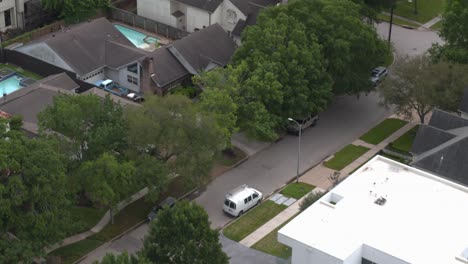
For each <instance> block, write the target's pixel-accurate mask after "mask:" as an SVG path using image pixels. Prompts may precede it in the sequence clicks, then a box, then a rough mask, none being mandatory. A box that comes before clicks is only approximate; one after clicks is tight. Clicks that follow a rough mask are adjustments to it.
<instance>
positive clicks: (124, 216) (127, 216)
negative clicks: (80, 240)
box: [92, 198, 154, 241]
mask: <svg viewBox="0 0 468 264" xmlns="http://www.w3.org/2000/svg"><path fill="white" fill-rule="evenodd" d="M153 206H154V205H153V204H152V203H149V202H147V201H145V199H144V198H142V199H139V200H137V201H135V202H133V203H131V204H130V205H128V206H127V207H125V208H124V209H123V210H122V211H120V212H119V213H118V214H117V215H116V216H114V224H108V225H107V226H106V227H104V229H102V230H101V232H99V233H97V234H96V235H94V236H92V238H95V239H97V240H101V241H108V240H110V239H112V238H114V237H116V236H117V235H119V234H121V233H122V232H123V231H125V230H127V229H129V228H130V227H132V226H134V225H136V224H137V223H139V222H141V221H142V220H145V219H146V218H147V217H148V213H149V212H150V211H151V208H152V207H153Z"/></svg>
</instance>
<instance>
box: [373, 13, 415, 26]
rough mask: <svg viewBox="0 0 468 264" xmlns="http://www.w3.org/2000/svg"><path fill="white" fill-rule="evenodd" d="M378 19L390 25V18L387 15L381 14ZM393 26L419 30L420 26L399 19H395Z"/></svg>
mask: <svg viewBox="0 0 468 264" xmlns="http://www.w3.org/2000/svg"><path fill="white" fill-rule="evenodd" d="M377 18H378V19H379V20H381V21H385V22H389V23H390V16H389V15H387V14H379V15H378V16H377ZM393 24H395V25H399V26H403V27H412V28H418V27H419V25H418V24H415V23H411V22H408V21H405V20H402V19H399V18H397V17H393Z"/></svg>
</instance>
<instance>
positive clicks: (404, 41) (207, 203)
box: [82, 23, 440, 263]
mask: <svg viewBox="0 0 468 264" xmlns="http://www.w3.org/2000/svg"><path fill="white" fill-rule="evenodd" d="M377 29H378V32H379V34H381V35H382V36H384V37H386V36H387V34H388V23H381V24H379V25H377ZM392 35H393V36H392V40H393V42H394V47H395V50H396V52H397V54H398V55H406V54H408V55H415V54H421V53H423V52H424V51H425V50H427V49H428V48H429V47H430V46H431V43H432V42H436V41H440V38H439V37H438V36H437V34H436V33H434V32H431V31H420V30H408V29H405V28H402V27H399V26H394V27H393V33H392ZM378 102H379V98H378V96H377V94H376V93H371V94H369V95H367V96H364V95H362V96H360V97H359V98H356V97H355V96H342V97H338V98H336V100H335V101H334V102H333V103H332V104H331V106H330V108H329V109H328V110H327V111H326V112H324V113H322V114H321V118H320V121H319V123H318V125H317V126H316V127H314V128H309V129H307V130H305V131H304V133H303V138H302V139H303V141H302V152H301V153H302V154H301V162H300V171H301V172H304V171H306V170H307V169H309V168H311V167H313V166H314V165H315V164H317V163H319V162H320V161H322V160H323V159H324V158H326V157H327V156H329V155H331V154H333V153H335V152H336V151H338V150H339V149H341V148H342V147H343V146H345V145H347V144H349V143H350V142H352V141H353V140H354V139H356V138H358V137H359V136H360V135H361V134H363V133H364V132H366V131H367V130H368V129H370V128H371V127H373V126H374V125H375V124H376V123H378V122H379V121H380V120H382V119H383V118H385V117H387V116H389V115H390V114H391V111H390V110H389V109H385V108H383V107H381V106H379V104H378ZM296 162H297V137H294V136H286V137H285V138H284V139H282V140H280V141H279V142H278V143H274V144H272V145H270V146H269V147H267V148H265V149H263V150H262V151H261V152H258V153H257V154H255V155H254V156H252V157H250V159H249V160H247V161H246V162H244V163H243V164H241V165H240V166H238V167H236V168H234V169H233V170H230V171H228V172H226V173H225V174H223V175H221V176H220V177H218V178H216V179H215V180H214V181H213V182H211V183H210V184H209V185H208V186H207V188H206V190H205V191H204V192H203V193H202V194H201V195H200V196H199V197H198V198H196V199H195V201H196V202H197V203H198V204H200V205H202V206H203V207H204V208H205V210H206V211H207V212H208V215H209V217H210V221H211V226H212V227H214V228H216V227H221V226H223V225H225V224H226V223H228V222H229V221H230V220H231V218H230V217H228V216H226V215H225V214H224V213H222V211H221V205H222V202H223V199H224V195H225V193H227V192H228V191H229V190H231V189H233V188H235V187H237V186H239V185H241V184H244V183H246V184H248V185H250V186H252V187H255V188H258V189H259V190H260V191H262V192H263V193H264V194H266V195H268V194H270V193H271V192H273V191H274V190H275V189H277V188H278V187H280V186H281V185H283V184H284V183H285V182H286V181H288V180H290V179H292V178H294V176H295V174H296ZM147 228H148V227H147V225H143V226H141V227H140V228H138V229H136V230H134V231H132V232H130V233H129V234H127V235H125V236H123V237H122V238H120V239H118V240H116V241H114V242H112V243H107V244H105V245H103V246H101V247H100V248H99V249H98V250H96V251H95V252H94V253H93V254H91V255H90V256H89V257H88V258H87V259H85V260H84V261H83V262H82V263H92V261H94V260H99V259H101V258H102V256H103V255H105V252H109V253H110V252H112V253H117V252H123V251H125V250H127V251H129V252H135V251H136V250H137V249H138V248H140V247H141V246H142V243H141V239H142V238H143V237H144V234H145V233H146V232H147ZM223 246H224V250H225V251H226V252H229V250H230V249H229V247H232V245H230V244H229V243H223ZM233 261H234V260H233ZM270 263H274V262H270Z"/></svg>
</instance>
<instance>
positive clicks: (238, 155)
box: [216, 146, 246, 167]
mask: <svg viewBox="0 0 468 264" xmlns="http://www.w3.org/2000/svg"><path fill="white" fill-rule="evenodd" d="M245 157H246V154H245V153H244V152H243V151H242V150H240V149H238V148H236V147H234V146H232V147H231V148H230V149H228V150H223V151H222V152H221V154H220V155H219V157H218V159H217V162H216V163H219V164H221V165H223V166H229V167H230V166H232V165H234V164H236V163H237V162H239V161H240V160H242V159H243V158H245Z"/></svg>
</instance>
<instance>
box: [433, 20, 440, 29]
mask: <svg viewBox="0 0 468 264" xmlns="http://www.w3.org/2000/svg"><path fill="white" fill-rule="evenodd" d="M431 28H432V29H434V30H440V29H441V28H442V20H441V21H439V22H437V23H435V24H434V25H432V27H431Z"/></svg>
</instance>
